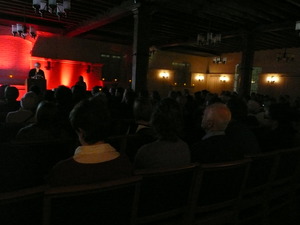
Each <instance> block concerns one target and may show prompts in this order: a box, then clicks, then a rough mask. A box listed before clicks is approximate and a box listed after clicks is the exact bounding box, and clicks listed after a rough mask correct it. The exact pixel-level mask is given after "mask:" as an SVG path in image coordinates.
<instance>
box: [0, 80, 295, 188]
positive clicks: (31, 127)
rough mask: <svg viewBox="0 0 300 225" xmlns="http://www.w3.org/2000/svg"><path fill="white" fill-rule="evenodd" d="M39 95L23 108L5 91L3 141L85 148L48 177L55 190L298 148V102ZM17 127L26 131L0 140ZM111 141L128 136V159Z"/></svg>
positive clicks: (14, 92)
mask: <svg viewBox="0 0 300 225" xmlns="http://www.w3.org/2000/svg"><path fill="white" fill-rule="evenodd" d="M38 91H39V90H38V89H35V88H32V90H30V91H29V92H27V93H26V94H25V95H24V96H23V97H22V98H21V100H20V102H18V101H17V98H18V95H19V92H18V89H17V88H15V87H11V86H4V85H2V86H1V89H0V95H1V96H0V98H1V100H0V115H1V119H2V123H1V124H0V125H1V126H0V132H1V138H0V141H2V140H4V142H10V141H12V143H22V144H29V143H36V142H39V143H49V142H53V141H61V140H72V142H73V143H74V146H78V145H80V146H79V147H78V148H77V149H76V150H75V153H74V155H73V156H72V157H71V158H68V159H67V160H65V158H66V157H65V158H62V159H60V160H64V161H61V162H59V163H58V164H56V165H55V166H54V168H53V169H52V171H51V173H50V174H49V176H47V181H48V182H49V184H50V185H52V186H60V185H73V184H86V183H93V182H102V181H107V180H112V179H118V178H123V177H128V176H131V174H132V170H133V169H136V170H138V169H148V168H173V167H179V166H184V165H188V164H189V163H191V162H199V163H217V162H225V161H232V160H236V159H242V158H243V157H244V155H247V154H253V153H259V152H265V151H275V150H278V149H284V148H290V147H294V146H295V145H296V144H297V143H299V142H296V141H295V139H296V135H299V133H297V131H298V130H297V129H298V127H297V126H295V125H296V124H299V119H298V118H299V115H300V106H299V105H300V103H299V102H300V101H299V98H298V99H295V101H294V102H292V100H291V98H290V97H289V96H281V97H280V98H278V99H275V98H272V97H270V96H267V95H259V94H255V93H251V95H249V96H247V98H244V99H242V98H239V97H238V95H237V93H230V92H228V91H226V92H222V93H221V94H220V95H218V94H214V93H210V92H209V91H207V90H203V91H199V92H196V93H195V94H194V96H193V95H192V94H190V93H188V92H187V91H185V92H183V93H181V92H180V91H171V92H170V93H169V96H168V97H167V98H163V99H161V98H160V95H159V94H158V92H156V91H153V92H148V91H147V90H143V91H141V92H139V93H136V92H135V91H134V90H132V89H122V88H117V87H114V88H111V89H110V91H111V93H109V91H108V89H107V88H106V87H100V86H95V87H94V89H93V90H92V92H91V95H85V94H84V93H87V92H85V91H83V89H82V88H78V87H77V86H76V87H75V86H74V87H73V88H72V89H70V88H68V87H66V86H63V85H61V86H58V87H57V88H56V89H54V90H53V91H50V90H48V91H46V92H45V95H38V96H37V94H38V93H37V92H38ZM90 96H92V97H91V98H89V97H90ZM39 102H40V103H39ZM77 102H78V103H77ZM38 103H39V104H38ZM76 103H77V104H76ZM13 123H19V124H22V126H21V129H20V127H18V129H17V130H16V131H15V133H14V135H6V136H7V138H3V137H6V136H5V134H9V133H10V132H8V125H9V124H13ZM129 125H130V126H129ZM296 128H297V129H296ZM19 129H20V130H19ZM114 135H128V139H127V142H126V148H125V152H122V153H121V152H119V150H120V149H116V148H114V147H113V146H112V145H110V144H108V142H106V140H109V139H107V138H108V137H112V136H114ZM57 143H58V144H59V142H57ZM71 148H72V151H73V149H74V148H75V147H73V145H72V147H71ZM72 154H73V153H72ZM123 154H126V155H123ZM70 155H71V154H68V157H69V156H70ZM56 162H57V161H56ZM10 169H11V168H10ZM45 175H46V174H45Z"/></svg>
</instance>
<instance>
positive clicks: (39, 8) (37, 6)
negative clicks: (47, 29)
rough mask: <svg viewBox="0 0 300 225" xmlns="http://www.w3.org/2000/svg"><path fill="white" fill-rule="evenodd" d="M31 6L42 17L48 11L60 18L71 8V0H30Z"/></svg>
mask: <svg viewBox="0 0 300 225" xmlns="http://www.w3.org/2000/svg"><path fill="white" fill-rule="evenodd" d="M32 7H33V8H34V10H35V12H36V13H38V12H39V13H40V14H41V16H42V17H43V16H44V14H45V13H47V12H50V13H52V14H56V15H57V16H58V19H60V18H61V17H62V16H67V15H68V13H69V11H70V10H71V0H60V1H56V0H32Z"/></svg>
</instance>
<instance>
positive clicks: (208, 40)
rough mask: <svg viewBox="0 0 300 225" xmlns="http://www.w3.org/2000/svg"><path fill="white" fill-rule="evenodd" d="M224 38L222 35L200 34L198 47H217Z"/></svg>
mask: <svg viewBox="0 0 300 225" xmlns="http://www.w3.org/2000/svg"><path fill="white" fill-rule="evenodd" d="M221 39H222V36H221V34H214V33H212V32H207V34H206V35H203V34H198V36H197V44H198V45H202V46H204V45H217V44H219V43H221Z"/></svg>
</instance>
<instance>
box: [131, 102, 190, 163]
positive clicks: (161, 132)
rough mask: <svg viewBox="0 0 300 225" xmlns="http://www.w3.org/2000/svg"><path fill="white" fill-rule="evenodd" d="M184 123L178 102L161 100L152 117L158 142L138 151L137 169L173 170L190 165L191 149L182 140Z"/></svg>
mask: <svg viewBox="0 0 300 225" xmlns="http://www.w3.org/2000/svg"><path fill="white" fill-rule="evenodd" d="M182 123H183V118H182V113H181V110H180V106H179V104H178V103H177V102H176V100H174V99H172V98H165V99H163V100H161V102H160V103H158V104H157V106H156V108H155V110H154V112H153V114H152V117H151V125H152V127H153V129H154V131H155V132H156V134H157V137H158V140H157V141H155V142H152V143H149V144H146V145H144V146H142V147H141V148H140V149H139V150H138V152H137V154H136V157H135V161H134V167H135V169H146V168H171V167H179V166H184V165H187V164H189V163H190V151H189V147H188V145H187V143H185V142H184V141H183V140H181V138H180V134H181V129H182V125H183V124H182Z"/></svg>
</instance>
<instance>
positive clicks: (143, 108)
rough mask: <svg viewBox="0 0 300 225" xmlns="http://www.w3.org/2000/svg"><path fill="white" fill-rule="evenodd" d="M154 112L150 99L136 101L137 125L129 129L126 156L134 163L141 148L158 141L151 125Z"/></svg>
mask: <svg viewBox="0 0 300 225" xmlns="http://www.w3.org/2000/svg"><path fill="white" fill-rule="evenodd" d="M152 111H153V106H152V102H151V100H150V99H149V98H137V99H136V100H135V101H134V104H133V113H134V118H135V123H134V124H132V126H131V127H130V128H129V131H128V133H129V135H128V137H127V144H126V154H127V155H128V157H129V158H130V160H131V161H132V162H133V161H134V157H135V155H136V153H137V150H138V149H139V148H140V147H142V146H143V145H145V144H148V143H150V142H153V141H155V140H156V136H155V132H154V130H153V129H152V127H151V125H150V119H151V114H152Z"/></svg>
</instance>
